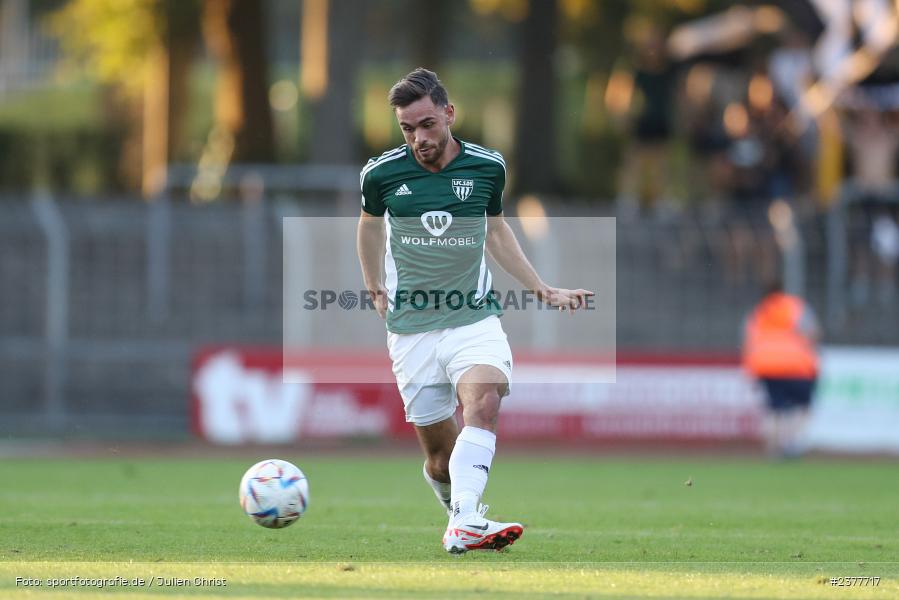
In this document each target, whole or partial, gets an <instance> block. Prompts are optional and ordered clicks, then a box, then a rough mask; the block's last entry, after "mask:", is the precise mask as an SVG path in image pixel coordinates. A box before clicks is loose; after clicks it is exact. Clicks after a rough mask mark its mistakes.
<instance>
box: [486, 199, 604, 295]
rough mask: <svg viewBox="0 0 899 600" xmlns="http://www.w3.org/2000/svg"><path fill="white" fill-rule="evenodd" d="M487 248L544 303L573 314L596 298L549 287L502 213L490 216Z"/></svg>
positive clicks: (581, 290) (584, 292)
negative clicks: (588, 298)
mask: <svg viewBox="0 0 899 600" xmlns="http://www.w3.org/2000/svg"><path fill="white" fill-rule="evenodd" d="M486 246H487V252H488V253H489V254H490V256H491V257H492V258H493V260H495V261H496V262H497V264H499V266H500V267H502V268H503V270H504V271H505V272H506V273H508V274H509V275H511V276H512V277H514V278H515V279H517V280H518V281H519V282H520V283H521V284H522V285H523V286H525V288H526V289H529V290H531V291H532V292H534V294H535V295H536V296H537V299H538V300H540V301H541V302H543V303H546V304H549V305H550V306H558V307H559V308H567V309H569V311H572V310H575V309H577V308H580V307H582V306H583V307H585V308H586V306H587V297H588V296H592V295H593V292H591V291H588V290H583V289H576V290H569V289H566V288H557V287H552V286H550V285H547V284H546V283H545V282H544V281H543V280H542V279H541V278H540V275H538V274H537V271H536V270H535V269H534V267H533V265H531V262H530V261H529V260H528V258H527V256H525V254H524V251H523V250H522V249H521V245H520V244H519V243H518V239H517V238H516V237H515V232H514V231H512V228H511V227H509V224H508V223H506V220H505V219H504V218H503V214H502V213H499V214H498V215H488V216H487V240H486Z"/></svg>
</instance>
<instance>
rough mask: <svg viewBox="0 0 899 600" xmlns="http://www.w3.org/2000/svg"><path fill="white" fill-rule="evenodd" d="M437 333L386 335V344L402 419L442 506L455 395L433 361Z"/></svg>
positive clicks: (453, 432)
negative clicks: (413, 435) (415, 441)
mask: <svg viewBox="0 0 899 600" xmlns="http://www.w3.org/2000/svg"><path fill="white" fill-rule="evenodd" d="M439 341H440V335H439V332H425V333H418V334H393V333H391V334H389V335H388V336H387V347H388V349H389V351H390V358H391V360H392V361H393V373H394V375H395V376H396V382H397V387H398V388H399V391H400V395H401V396H402V398H403V407H404V409H405V412H406V421H407V422H409V423H412V425H413V426H414V427H415V432H416V434H417V435H418V440H419V443H420V444H421V447H422V450H424V453H425V465H424V468H423V470H422V474H423V476H424V478H425V482H427V484H428V485H429V486H430V487H431V489H433V490H434V494H435V495H436V496H437V499H438V500H439V501H440V503H441V505H442V506H443V507H444V509H445V510H446V511H447V512H449V507H450V484H449V481H450V477H449V456H450V453H451V452H452V450H453V444H454V443H455V440H456V436H458V435H459V428H458V425H456V422H455V419H454V415H455V413H456V397H455V394H454V392H453V386H452V385H451V383H450V381H449V378H448V377H447V376H446V373H445V372H444V370H443V368H442V367H441V366H440V365H439V363H438V360H437V352H436V349H437V345H438V344H439Z"/></svg>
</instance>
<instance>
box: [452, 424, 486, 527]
mask: <svg viewBox="0 0 899 600" xmlns="http://www.w3.org/2000/svg"><path fill="white" fill-rule="evenodd" d="M495 450H496V434H495V433H493V432H492V431H487V430H486V429H479V428H477V427H471V426H468V425H466V426H465V427H463V428H462V431H461V432H460V433H459V437H457V438H456V446H455V447H454V448H453V453H452V454H450V460H449V472H450V479H451V480H452V490H451V491H452V494H451V496H452V503H453V516H454V517H458V516H460V515H469V514H471V513H474V512H477V510H478V501H479V500H480V499H481V495H482V494H483V493H484V488H485V487H487V475H488V474H489V473H490V464H491V463H492V462H493V453H494V452H495Z"/></svg>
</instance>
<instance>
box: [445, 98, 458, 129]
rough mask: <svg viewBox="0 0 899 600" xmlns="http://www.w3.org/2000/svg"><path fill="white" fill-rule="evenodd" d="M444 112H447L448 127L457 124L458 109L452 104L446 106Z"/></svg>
mask: <svg viewBox="0 0 899 600" xmlns="http://www.w3.org/2000/svg"><path fill="white" fill-rule="evenodd" d="M444 110H445V111H446V124H447V126H452V124H453V123H455V122H456V107H455V106H453V105H452V103H450V104H447V105H446V108H445V109H444Z"/></svg>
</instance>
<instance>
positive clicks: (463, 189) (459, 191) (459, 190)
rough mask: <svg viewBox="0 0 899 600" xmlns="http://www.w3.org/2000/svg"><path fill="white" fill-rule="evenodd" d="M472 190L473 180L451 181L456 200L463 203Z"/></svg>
mask: <svg viewBox="0 0 899 600" xmlns="http://www.w3.org/2000/svg"><path fill="white" fill-rule="evenodd" d="M472 190H474V179H453V193H454V194H456V198H458V199H459V200H461V201H462V202H465V201H466V200H467V199H468V197H469V196H471V192H472Z"/></svg>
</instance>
